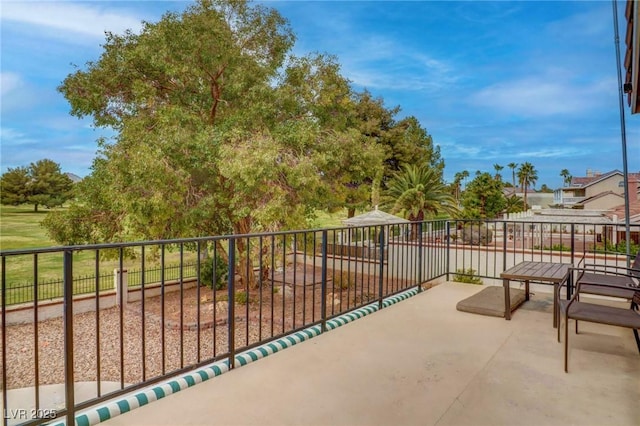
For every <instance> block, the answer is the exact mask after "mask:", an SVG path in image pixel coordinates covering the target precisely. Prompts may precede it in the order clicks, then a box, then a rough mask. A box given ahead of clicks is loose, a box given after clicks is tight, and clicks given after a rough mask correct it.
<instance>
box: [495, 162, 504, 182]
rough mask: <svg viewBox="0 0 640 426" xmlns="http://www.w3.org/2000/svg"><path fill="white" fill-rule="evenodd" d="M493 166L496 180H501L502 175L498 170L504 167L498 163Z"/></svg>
mask: <svg viewBox="0 0 640 426" xmlns="http://www.w3.org/2000/svg"><path fill="white" fill-rule="evenodd" d="M493 168H494V169H496V180H500V181H501V180H502V175H501V174H500V170H502V169H504V166H501V165H500V164H494V165H493Z"/></svg>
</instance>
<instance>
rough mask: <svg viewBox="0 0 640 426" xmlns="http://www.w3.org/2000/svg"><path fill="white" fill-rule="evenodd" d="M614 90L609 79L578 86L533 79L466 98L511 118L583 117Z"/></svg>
mask: <svg viewBox="0 0 640 426" xmlns="http://www.w3.org/2000/svg"><path fill="white" fill-rule="evenodd" d="M615 90H616V84H615V82H614V81H613V80H612V79H605V80H600V81H596V82H593V83H590V84H589V83H584V84H578V83H574V82H571V81H567V80H564V81H563V80H559V79H558V78H554V77H544V78H543V77H537V76H535V77H527V78H523V79H519V80H512V81H507V82H504V83H497V84H494V85H491V86H488V87H485V88H484V89H481V90H479V91H478V92H476V93H475V94H473V95H471V96H470V98H469V99H470V102H471V103H472V104H473V105H476V106H480V107H486V108H491V109H493V110H496V111H499V112H501V113H504V114H509V115H514V116H529V117H547V116H555V115H584V113H585V111H587V110H593V109H594V108H598V107H602V100H603V98H604V97H606V96H607V93H609V94H610V93H611V92H612V91H613V93H614V94H615ZM611 106H612V107H614V106H615V105H611Z"/></svg>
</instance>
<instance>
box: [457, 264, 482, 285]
mask: <svg viewBox="0 0 640 426" xmlns="http://www.w3.org/2000/svg"><path fill="white" fill-rule="evenodd" d="M475 274H476V270H475V269H472V268H469V269H457V270H456V274H455V275H454V277H453V281H455V282H457V283H467V284H479V285H482V284H484V283H483V282H482V279H481V278H480V277H477V276H476V275H475Z"/></svg>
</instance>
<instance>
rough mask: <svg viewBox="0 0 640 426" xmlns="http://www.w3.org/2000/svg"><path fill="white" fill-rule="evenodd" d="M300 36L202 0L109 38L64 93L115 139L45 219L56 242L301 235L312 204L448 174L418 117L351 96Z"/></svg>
mask: <svg viewBox="0 0 640 426" xmlns="http://www.w3.org/2000/svg"><path fill="white" fill-rule="evenodd" d="M294 40H295V36H294V34H293V32H292V30H291V28H290V26H289V24H288V22H287V21H286V20H285V19H284V18H283V17H282V16H281V15H280V14H279V13H278V12H277V11H276V10H275V9H271V8H268V7H265V6H263V5H253V4H249V3H248V2H247V1H237V0H233V1H232V0H198V1H196V2H195V3H194V4H192V5H190V6H188V7H187V8H186V9H185V10H184V11H183V12H181V13H174V12H170V13H166V14H165V15H164V16H163V17H162V18H161V19H160V20H159V21H158V22H155V23H152V22H144V23H143V26H142V30H141V32H140V33H138V34H136V33H133V32H131V31H128V32H125V33H124V34H122V35H117V34H112V33H107V34H106V41H105V43H104V45H103V51H102V54H101V56H100V57H99V58H98V59H97V60H95V61H91V62H88V63H87V64H86V65H85V66H84V67H82V68H81V67H78V68H77V70H76V71H75V72H74V73H72V74H70V75H69V76H67V78H66V79H65V80H64V81H63V82H62V84H61V85H60V87H59V91H60V92H61V93H62V94H63V95H64V96H65V98H66V99H67V100H68V101H69V104H70V106H71V114H72V115H74V116H77V117H91V118H92V119H93V123H94V125H95V126H97V127H106V128H110V129H112V130H113V131H114V134H115V136H114V137H112V138H110V139H101V140H99V141H98V147H99V151H98V156H97V157H96V159H95V160H94V162H93V165H92V172H91V175H90V176H88V177H86V178H85V179H84V181H83V182H82V183H81V184H80V185H79V186H78V195H77V201H76V202H75V203H74V204H73V205H71V207H70V208H69V209H68V210H66V211H64V212H56V213H55V214H53V215H52V216H51V217H50V218H48V220H46V221H45V226H46V227H47V230H48V232H49V234H50V236H52V238H54V239H56V241H58V242H59V243H62V244H71V243H72V244H81V243H89V242H107V241H124V240H131V239H165V238H177V237H186V236H203V235H220V234H229V233H235V234H245V233H249V232H255V231H269V230H275V229H293V228H301V227H304V226H305V225H306V220H307V219H308V218H309V217H310V214H311V212H312V211H314V210H315V209H336V208H344V207H348V208H351V209H353V208H355V207H362V206H363V205H364V204H365V203H368V202H369V199H370V197H371V193H372V190H373V189H375V188H376V184H377V183H380V182H383V181H384V179H385V177H389V176H391V173H392V172H394V171H397V170H399V169H400V167H402V166H403V165H405V164H417V163H419V162H426V163H428V164H432V165H434V166H435V168H436V170H438V171H439V173H440V174H441V171H442V168H443V166H444V162H443V160H442V159H441V158H440V152H439V147H434V145H433V142H432V140H431V137H430V136H429V135H428V133H427V132H426V130H425V129H423V128H422V127H421V126H420V123H419V122H418V120H417V119H415V117H408V118H405V119H402V120H399V121H398V120H396V118H395V115H396V114H397V113H398V111H399V107H398V108H392V109H387V108H386V107H384V104H383V102H382V100H381V99H373V98H372V97H371V95H370V94H369V93H368V92H366V91H365V92H363V93H356V92H354V91H353V89H352V88H351V86H350V82H349V81H348V80H347V79H346V78H344V77H343V76H342V75H341V73H340V66H339V64H338V63H337V62H336V60H335V58H333V57H332V56H329V55H322V54H310V55H307V56H303V57H297V56H295V55H293V54H292V53H291V50H292V47H293V43H294ZM70 223H73V224H74V228H73V232H70V231H69V229H67V228H68V225H69V224H70ZM242 243H243V242H242V241H240V242H239V243H238V244H239V247H238V249H239V251H241V252H242V251H243V250H244V247H240V245H241V244H242ZM242 269H243V270H245V269H246V270H249V268H244V267H242Z"/></svg>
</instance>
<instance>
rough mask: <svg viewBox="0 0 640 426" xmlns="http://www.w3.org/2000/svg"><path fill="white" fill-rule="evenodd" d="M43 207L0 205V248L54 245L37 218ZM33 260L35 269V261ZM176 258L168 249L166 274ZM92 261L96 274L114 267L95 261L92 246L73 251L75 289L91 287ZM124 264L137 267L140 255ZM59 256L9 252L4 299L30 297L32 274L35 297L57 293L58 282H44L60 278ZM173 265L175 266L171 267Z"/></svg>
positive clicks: (187, 257)
mask: <svg viewBox="0 0 640 426" xmlns="http://www.w3.org/2000/svg"><path fill="white" fill-rule="evenodd" d="M46 215H47V211H41V212H37V213H35V212H34V211H33V206H29V205H25V206H18V207H13V206H2V207H1V208H0V250H2V251H4V250H15V249H29V248H47V247H55V246H58V245H59V244H57V243H56V242H55V241H52V240H50V239H49V238H48V236H47V234H46V232H45V229H44V228H43V227H42V226H41V225H40V222H42V220H43V219H44V218H45V217H46ZM195 257H196V255H195V254H194V253H188V252H185V261H186V262H189V261H195ZM36 262H37V270H36V269H35V265H36ZM178 262H179V253H177V252H176V251H173V252H168V253H167V255H166V267H167V268H166V270H167V276H169V271H168V270H169V269H170V266H175V264H177V263H178ZM96 263H98V267H99V270H98V272H99V274H100V275H101V276H102V275H111V277H112V276H113V275H112V274H113V270H114V269H115V268H117V267H118V262H117V261H115V260H108V261H105V260H104V259H98V262H96V253H95V251H93V250H87V251H83V252H74V256H73V276H74V280H79V279H80V278H84V282H81V281H78V282H77V283H74V287H75V289H76V293H79V292H86V291H87V289H88V288H94V287H93V286H95V275H96ZM124 266H125V267H126V268H128V269H130V270H132V269H133V270H134V269H140V267H141V261H140V259H137V260H136V259H134V260H130V259H127V260H125V262H124ZM154 267H157V262H150V261H147V263H146V268H154ZM62 268H63V259H62V253H59V252H58V253H40V254H38V255H37V257H36V256H34V255H20V256H9V257H7V258H6V271H4V273H5V276H6V280H7V289H13V290H9V291H8V292H7V302H8V303H19V302H23V301H30V300H32V297H33V283H34V282H35V280H36V278H37V281H38V283H39V287H38V289H39V293H40V294H39V297H38V299H41V300H46V299H49V298H51V297H59V296H60V294H61V286H60V285H59V284H51V285H48V284H47V282H51V281H55V280H61V279H62V276H63V269H62ZM174 269H175V268H174ZM170 274H171V275H175V271H174V270H171V271H170ZM110 283H113V279H112V278H109V277H106V278H104V279H102V280H101V284H100V285H101V288H103V286H105V285H106V286H109V285H112V284H110Z"/></svg>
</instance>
